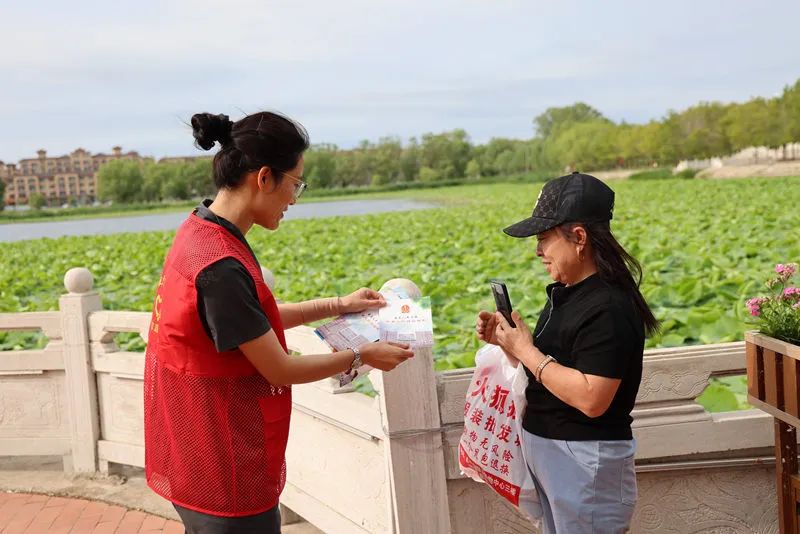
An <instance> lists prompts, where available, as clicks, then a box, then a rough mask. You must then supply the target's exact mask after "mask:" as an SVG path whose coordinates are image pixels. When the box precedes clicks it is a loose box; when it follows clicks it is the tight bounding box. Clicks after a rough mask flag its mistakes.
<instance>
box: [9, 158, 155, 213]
mask: <svg viewBox="0 0 800 534" xmlns="http://www.w3.org/2000/svg"><path fill="white" fill-rule="evenodd" d="M117 159H127V160H135V161H142V162H144V161H152V158H143V157H142V156H140V155H139V153H138V152H126V153H123V152H122V148H121V147H118V146H115V147H114V148H112V149H111V154H92V153H90V152H88V151H87V150H84V149H82V148H78V149H77V150H74V151H73V152H72V153H70V154H68V155H66V156H57V157H47V152H46V151H45V150H39V151H37V157H36V158H28V159H23V160H20V161H19V162H18V163H17V164H13V163H9V164H4V163H3V162H2V161H0V180H3V181H4V182H5V184H6V191H5V203H6V205H9V206H13V205H17V204H27V203H28V200H29V198H30V196H31V194H33V193H39V194H41V195H42V196H43V197H44V198H45V200H46V201H47V203H48V204H51V205H58V204H63V203H65V202H68V201H70V200H72V199H75V200H78V201H79V202H82V203H87V202H93V201H94V200H95V198H96V195H97V171H98V170H99V169H100V167H101V166H102V165H103V164H105V163H108V162H109V161H113V160H117Z"/></svg>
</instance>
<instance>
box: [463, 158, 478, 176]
mask: <svg viewBox="0 0 800 534" xmlns="http://www.w3.org/2000/svg"><path fill="white" fill-rule="evenodd" d="M466 172H467V178H473V179H478V178H480V177H481V166H480V164H479V163H478V161H477V160H475V159H471V160H469V163H467V171H466Z"/></svg>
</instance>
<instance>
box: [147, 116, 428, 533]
mask: <svg viewBox="0 0 800 534" xmlns="http://www.w3.org/2000/svg"><path fill="white" fill-rule="evenodd" d="M192 128H193V130H194V137H195V139H196V141H197V144H198V146H200V147H201V148H202V149H204V150H209V149H211V148H212V147H213V146H214V144H215V143H216V142H219V143H220V145H221V148H220V150H219V152H217V154H216V155H215V157H214V181H215V183H216V185H217V187H218V189H219V191H218V193H217V196H216V198H215V199H214V201H213V202H212V201H210V200H205V201H203V202H202V203H201V204H200V205H199V206H198V207H197V209H195V210H194V212H193V213H192V214H191V215H190V216H189V217H188V218H187V219H186V221H185V222H184V223H183V224H182V225H181V227H180V228H179V229H178V231H177V233H176V235H175V241H174V242H173V244H172V248H171V249H170V251H169V253H168V255H167V258H166V261H165V263H164V269H163V274H162V276H161V280H160V282H159V285H158V290H157V294H156V297H155V303H154V306H153V317H152V324H151V328H150V335H149V339H148V345H147V353H146V363H145V378H144V408H145V471H146V475H147V482H148V484H149V486H150V487H151V488H152V489H153V490H154V491H155V492H156V493H158V494H159V495H161V496H163V497H164V498H166V499H168V500H170V501H172V503H173V504H174V505H175V508H176V510H177V511H178V514H179V515H180V516H181V519H182V520H183V522H184V525H185V527H186V531H187V533H198V534H199V533H203V534H206V533H208V534H211V533H214V534H216V533H236V534H240V533H242V534H244V533H250V532H252V533H259V534H261V533H279V532H280V514H279V511H278V499H279V497H280V494H281V491H282V490H283V487H284V484H285V481H286V463H285V456H284V455H285V450H286V442H287V439H288V435H289V418H290V415H291V405H292V397H291V387H290V386H291V384H300V383H305V382H313V381H315V380H320V379H323V378H325V377H328V376H332V375H335V374H337V373H340V372H346V371H349V370H351V369H356V368H357V367H359V366H360V365H361V364H362V363H364V364H369V365H371V366H372V367H375V368H377V369H381V370H383V371H389V370H391V369H393V368H394V367H396V366H397V365H398V364H400V363H401V362H403V361H404V360H405V359H407V358H409V357H411V356H412V355H413V353H412V352H411V351H410V350H408V346H405V345H392V344H388V343H370V344H367V345H364V346H362V347H360V348H359V349H356V350H346V351H340V352H335V353H333V354H320V355H312V356H305V355H304V356H289V354H288V350H287V348H286V340H285V338H284V329H285V328H292V327H294V326H297V325H300V324H304V323H308V322H312V321H316V320H319V319H322V318H325V317H332V316H335V315H338V314H341V313H349V312H359V311H362V310H365V309H367V308H376V307H380V306H383V305H384V304H385V302H384V301H383V298H382V297H381V295H380V294H379V293H377V292H375V291H373V290H370V289H366V288H362V289H359V290H358V291H356V292H354V293H352V294H350V295H347V296H345V297H341V298H339V297H334V298H328V299H316V300H311V301H306V302H301V303H295V304H284V303H282V304H277V303H276V302H275V299H274V298H273V296H272V293H271V292H270V290H269V288H268V287H267V285H266V284H265V282H264V279H263V276H262V274H261V267H260V265H259V263H258V260H257V259H256V257H255V254H254V253H253V251H252V249H251V248H250V246H249V245H248V244H247V240H246V239H245V235H246V234H247V232H248V230H250V228H252V226H253V225H254V224H257V225H259V226H263V227H264V228H267V229H269V230H277V228H278V226H279V225H280V221H281V219H282V218H283V214H284V212H285V211H286V210H287V209H288V207H289V206H291V205H292V204H294V203H295V202H296V201H297V198H298V197H299V196H300V194H301V193H302V192H303V191H304V190H305V188H306V183H305V181H304V180H303V153H304V152H305V150H306V149H307V148H308V146H309V142H308V135H307V134H306V132H305V130H304V129H303V127H302V126H300V125H299V124H297V123H295V122H293V121H292V120H290V119H288V118H286V117H283V116H281V115H278V114H275V113H269V112H262V113H256V114H253V115H249V116H247V117H244V118H243V119H241V120H239V121H237V122H235V123H234V122H231V121H230V120H228V117H227V116H225V115H210V114H208V113H201V114H197V115H194V116H193V117H192Z"/></svg>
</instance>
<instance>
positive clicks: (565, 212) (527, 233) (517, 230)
mask: <svg viewBox="0 0 800 534" xmlns="http://www.w3.org/2000/svg"><path fill="white" fill-rule="evenodd" d="M613 215H614V191H612V190H611V188H610V187H608V186H607V185H606V184H604V183H603V182H602V181H600V180H598V179H597V178H595V177H594V176H590V175H588V174H581V173H579V172H578V171H575V172H573V173H572V174H567V175H566V176H561V177H560V178H554V179H552V180H550V181H549V182H547V183H546V184H544V187H542V191H541V193H539V198H537V199H536V205H535V206H534V207H533V214H531V216H530V217H528V218H527V219H524V220H522V221H520V222H518V223H516V224H512V225H511V226H509V227H508V228H505V229H503V231H504V232H505V233H506V234H508V235H510V236H511V237H531V236H533V235H536V234H540V233H542V232H544V231H546V230H549V229H551V228H553V227H556V226H558V225H559V224H562V223H565V222H582V223H593V222H601V221H610V220H611V218H612V217H613Z"/></svg>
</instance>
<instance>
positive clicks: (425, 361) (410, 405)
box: [370, 279, 450, 534]
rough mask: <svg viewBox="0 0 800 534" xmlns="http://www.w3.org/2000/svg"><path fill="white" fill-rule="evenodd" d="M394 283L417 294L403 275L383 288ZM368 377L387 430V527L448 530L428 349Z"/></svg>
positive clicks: (410, 532) (400, 531)
mask: <svg viewBox="0 0 800 534" xmlns="http://www.w3.org/2000/svg"><path fill="white" fill-rule="evenodd" d="M397 286H400V287H402V288H404V289H405V290H406V293H407V294H408V295H409V296H410V297H417V296H419V295H420V290H419V288H418V287H417V286H416V285H415V284H414V283H413V282H411V281H410V280H405V279H394V280H389V281H388V282H386V283H385V284H384V285H383V288H382V289H385V288H387V287H397ZM370 380H371V381H372V383H373V385H374V386H375V389H376V391H378V394H379V395H380V398H379V402H380V407H381V414H382V423H383V428H384V431H385V432H387V436H386V441H385V444H384V451H385V456H386V463H387V473H388V475H389V481H390V488H389V489H390V491H389V499H390V502H389V505H390V506H389V509H390V510H391V517H390V518H389V524H390V525H392V529H391V532H394V533H396V534H418V533H421V532H437V533H438V532H442V533H446V532H450V507H449V505H448V500H447V474H446V470H445V465H444V450H443V446H442V433H441V430H440V428H441V417H440V415H439V399H438V396H437V393H436V373H435V372H434V370H433V350H432V348H426V349H418V350H416V351H415V352H414V358H412V359H410V360H409V361H406V362H404V363H403V364H401V365H400V366H398V367H397V368H396V369H395V370H393V371H391V372H388V373H380V372H377V371H374V372H372V373H370Z"/></svg>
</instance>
